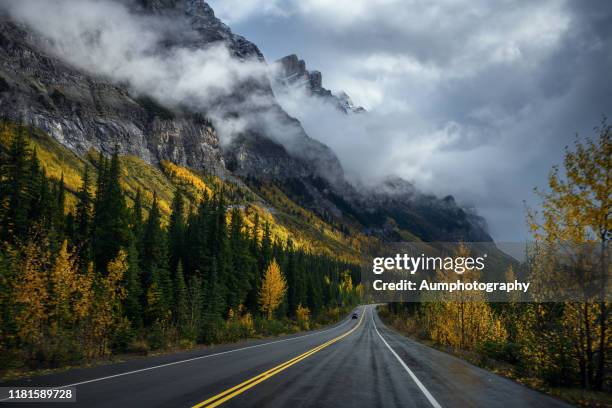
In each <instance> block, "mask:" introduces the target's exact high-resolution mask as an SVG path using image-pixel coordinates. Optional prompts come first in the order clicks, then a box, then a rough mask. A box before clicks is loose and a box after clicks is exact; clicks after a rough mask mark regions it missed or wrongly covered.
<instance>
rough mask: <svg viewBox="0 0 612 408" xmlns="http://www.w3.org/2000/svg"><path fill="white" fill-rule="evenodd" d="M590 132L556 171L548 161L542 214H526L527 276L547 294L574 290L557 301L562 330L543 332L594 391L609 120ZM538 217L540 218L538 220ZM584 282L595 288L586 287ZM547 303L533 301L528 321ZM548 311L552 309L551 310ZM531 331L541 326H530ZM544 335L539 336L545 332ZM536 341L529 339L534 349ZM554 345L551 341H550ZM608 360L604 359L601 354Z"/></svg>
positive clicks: (603, 314) (610, 196)
mask: <svg viewBox="0 0 612 408" xmlns="http://www.w3.org/2000/svg"><path fill="white" fill-rule="evenodd" d="M596 130H597V132H598V138H597V139H596V140H591V139H587V140H586V141H585V142H581V141H579V140H578V139H576V142H575V146H574V150H570V149H569V148H566V151H565V158H564V163H563V167H564V172H563V173H562V172H561V171H560V169H559V167H557V166H555V167H553V169H552V171H551V173H550V175H549V177H548V187H549V191H547V192H541V191H538V190H536V192H537V193H538V194H539V195H540V197H541V198H542V214H541V217H539V214H537V213H534V212H533V211H530V212H529V213H528V220H529V222H530V225H531V229H532V232H533V233H534V237H535V239H536V244H537V245H536V247H535V249H534V251H533V256H532V257H533V261H532V263H533V265H534V267H533V270H532V276H531V279H532V281H534V282H536V283H539V284H540V286H541V287H542V288H544V289H546V288H547V289H548V290H549V291H550V294H554V295H559V294H563V293H566V294H568V293H572V292H573V293H578V294H581V296H582V298H581V299H571V300H572V301H568V302H566V303H565V304H563V305H562V311H563V318H562V325H563V333H564V334H563V336H564V337H565V338H561V337H563V336H561V337H560V335H559V333H558V332H555V333H553V332H549V333H545V335H546V336H549V337H551V338H553V339H555V340H554V341H556V342H557V343H558V344H564V343H567V341H569V342H570V343H571V344H572V345H573V347H572V349H573V350H574V356H573V357H574V361H575V367H577V371H578V372H579V375H580V380H581V384H582V385H583V386H584V387H593V388H596V389H602V387H603V384H604V382H605V378H604V377H605V376H606V372H609V368H607V367H606V360H607V359H609V357H608V356H607V353H608V352H609V350H610V348H611V347H612V346H611V339H610V337H611V336H610V335H609V329H608V328H609V326H610V323H611V322H610V320H611V319H610V314H609V308H610V305H609V293H611V291H612V287H611V285H612V281H611V279H610V275H611V272H610V263H609V259H610V252H609V250H610V249H609V243H610V240H611V239H612V217H611V214H612V125H609V124H607V122H606V119H605V118H604V120H603V121H602V124H601V126H600V127H598V128H596ZM540 220H541V221H540ZM589 288H598V291H593V290H591V289H589ZM547 308H548V306H547V305H544V304H539V305H537V310H536V313H534V314H533V316H534V320H533V322H534V327H536V326H535V325H537V323H538V319H539V320H546V318H545V317H544V319H542V318H540V317H541V316H542V314H543V313H545V312H546V310H547ZM551 316H554V313H551ZM536 330H541V329H539V328H537V327H536ZM546 336H545V337H546ZM541 345H542V342H541V341H540V342H538V343H534V355H540V354H543V353H542V352H541V351H540V350H537V346H541ZM555 347H557V348H558V346H555ZM608 361H609V360H608Z"/></svg>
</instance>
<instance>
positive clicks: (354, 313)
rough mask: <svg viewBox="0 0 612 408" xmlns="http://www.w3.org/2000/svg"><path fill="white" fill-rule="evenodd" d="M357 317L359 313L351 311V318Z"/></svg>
mask: <svg viewBox="0 0 612 408" xmlns="http://www.w3.org/2000/svg"><path fill="white" fill-rule="evenodd" d="M358 317H359V315H358V314H357V312H353V316H351V319H357V318H358Z"/></svg>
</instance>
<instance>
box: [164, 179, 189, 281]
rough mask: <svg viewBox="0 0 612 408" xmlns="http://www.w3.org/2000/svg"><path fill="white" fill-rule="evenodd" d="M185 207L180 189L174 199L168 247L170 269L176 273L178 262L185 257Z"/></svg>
mask: <svg viewBox="0 0 612 408" xmlns="http://www.w3.org/2000/svg"><path fill="white" fill-rule="evenodd" d="M185 229H186V226H185V207H184V200H183V194H182V192H181V190H180V189H178V190H177V191H176V193H175V194H174V200H173V201H172V214H171V215H170V224H169V225H168V247H169V259H170V271H171V273H172V274H173V275H174V274H176V272H177V267H178V264H179V263H180V262H181V259H182V258H183V249H184V246H185V243H184V240H185Z"/></svg>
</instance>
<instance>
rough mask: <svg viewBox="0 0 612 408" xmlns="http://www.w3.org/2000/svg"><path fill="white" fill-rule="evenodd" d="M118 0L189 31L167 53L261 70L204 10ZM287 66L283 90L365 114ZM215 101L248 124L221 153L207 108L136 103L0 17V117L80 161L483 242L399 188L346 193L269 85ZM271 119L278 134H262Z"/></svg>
mask: <svg viewBox="0 0 612 408" xmlns="http://www.w3.org/2000/svg"><path fill="white" fill-rule="evenodd" d="M123 1H124V2H127V3H128V4H129V7H130V8H131V9H132V10H133V11H134V12H136V13H144V14H152V15H164V16H166V17H170V18H176V21H177V24H187V25H188V27H187V28H186V30H185V32H186V33H188V34H185V35H184V37H181V36H179V37H178V38H177V37H176V36H173V37H172V38H168V41H167V42H166V43H165V46H166V47H168V48H171V47H175V46H181V47H192V48H194V49H198V48H200V47H205V46H209V45H210V44H214V43H217V42H222V43H224V44H227V46H228V48H229V49H230V51H231V52H232V53H233V54H234V56H235V57H237V58H239V59H242V60H248V59H256V60H259V61H262V62H263V56H262V54H261V52H260V51H259V49H258V48H257V46H255V45H254V44H252V43H250V42H249V41H247V40H246V39H244V38H243V37H241V36H238V35H235V34H234V33H232V32H231V30H230V29H229V27H227V26H226V25H225V24H223V23H222V22H221V21H219V20H218V19H217V18H216V17H215V15H214V12H213V10H212V9H211V8H210V6H209V5H208V4H207V3H206V2H204V1H203V0H123ZM180 31H181V30H179V32H180ZM283 60H284V62H283V63H282V65H283V67H284V68H283V69H285V71H284V72H285V74H286V75H285V76H284V81H286V83H287V84H291V83H293V84H298V83H300V81H303V82H304V81H305V83H306V84H307V85H308V87H309V89H310V90H311V91H312V92H313V94H316V95H319V96H321V97H324V98H333V100H334V101H335V103H337V105H338V106H339V109H341V110H343V111H345V112H359V111H360V109H359V108H355V107H354V106H353V105H352V103H351V102H350V98H348V96H346V95H337V96H335V95H333V94H332V93H331V92H330V91H328V90H326V89H325V88H323V87H322V79H321V74H320V73H317V72H316V71H307V70H306V67H305V64H304V63H303V61H299V60H298V59H297V57H295V56H290V57H287V58H285V59H283ZM252 94H256V95H257V96H258V97H259V99H263V100H264V101H265V103H263V104H260V105H259V106H257V107H255V108H253V107H245V105H244V103H242V102H243V101H244V100H245V99H247V98H248V97H249V96H250V95H252ZM215 103H218V104H222V105H224V108H225V115H226V117H227V118H231V119H236V118H240V117H241V116H243V117H248V119H249V120H248V121H247V123H248V126H246V127H245V128H244V129H243V130H242V131H240V132H239V133H238V134H237V135H236V136H235V137H233V138H232V139H231V140H229V141H225V142H224V143H221V141H220V137H219V134H218V132H217V130H216V129H215V128H216V127H217V128H218V126H216V125H222V123H212V122H211V120H209V118H207V114H206V109H196V108H194V107H190V106H189V105H188V104H187V105H181V106H167V105H164V104H163V103H162V102H160V101H158V100H155V99H153V98H151V97H149V96H147V95H142V94H138V95H135V94H134V93H133V91H132V90H131V88H130V87H129V84H121V83H116V82H114V81H112V80H111V79H109V78H104V77H101V76H97V75H93V74H91V73H86V72H83V71H81V70H79V69H77V68H75V67H74V66H71V65H70V64H68V63H66V62H64V61H62V60H61V59H59V58H58V57H56V56H54V55H53V54H51V53H49V52H48V51H47V48H46V42H45V39H44V38H41V37H40V36H38V35H36V34H35V33H34V32H33V31H32V30H30V29H28V28H27V27H25V26H23V25H20V24H17V23H15V22H14V21H11V19H10V18H9V17H8V16H6V15H0V114H1V115H3V116H8V117H10V118H12V119H13V120H19V119H20V118H21V120H23V121H24V122H26V123H32V124H33V125H34V126H36V127H38V128H40V129H42V130H44V131H46V132H47V133H49V134H50V135H52V136H53V137H54V138H55V139H57V140H58V141H60V142H61V143H62V144H64V145H65V146H67V147H69V148H70V149H72V150H74V151H76V152H78V153H80V154H83V153H85V152H87V151H88V150H89V149H92V148H93V149H96V150H100V151H103V152H106V153H110V152H111V151H112V150H113V149H114V148H115V146H117V147H118V148H119V150H120V152H121V153H123V154H132V155H136V156H139V157H141V158H142V159H144V160H146V161H147V162H150V163H157V162H159V161H160V160H170V161H173V162H175V163H178V164H181V165H185V166H189V167H191V168H194V169H196V170H203V171H206V172H208V173H214V174H217V175H219V176H221V177H229V178H238V179H242V180H245V181H249V180H256V182H257V183H261V182H266V183H274V184H276V185H277V186H279V187H280V188H281V189H283V191H285V192H286V194H287V195H289V196H290V197H292V198H293V199H294V200H296V201H298V202H300V203H301V204H302V205H304V206H306V207H308V208H311V209H313V210H314V211H316V212H318V213H319V214H322V215H324V216H325V217H328V218H331V219H332V220H334V222H336V223H339V224H342V223H351V224H354V225H355V224H356V225H358V226H361V227H362V228H364V229H365V230H367V231H371V232H372V233H375V234H378V235H381V236H384V237H386V238H388V239H401V238H402V237H401V235H397V234H396V233H395V232H397V230H402V229H403V230H408V231H413V233H414V234H415V235H417V236H419V237H421V238H423V239H431V240H433V239H437V240H453V239H459V238H462V239H466V240H473V241H482V240H490V237H489V236H488V234H487V233H486V230H485V228H484V227H483V222H484V221H483V220H482V219H480V218H478V217H476V216H474V215H473V214H470V213H467V212H466V211H464V210H462V209H461V208H459V207H458V206H457V205H456V204H455V203H454V201H452V202H451V201H449V200H439V199H436V198H435V197H426V196H423V195H420V194H418V192H416V191H414V189H412V187H411V186H410V185H409V184H408V183H406V182H405V181H397V180H395V181H390V182H389V183H388V184H385V185H384V186H381V188H380V189H377V190H366V189H357V188H355V186H352V185H350V184H349V183H347V182H346V181H345V179H344V175H343V171H342V167H341V165H340V163H339V161H338V159H337V157H336V156H335V155H334V154H333V152H332V151H331V150H330V149H329V148H328V147H327V146H325V145H323V144H321V143H319V142H317V141H315V140H313V139H311V138H310V137H308V135H306V133H305V132H304V130H303V129H302V127H301V125H300V123H299V121H297V120H296V119H294V118H291V117H290V116H289V115H287V113H286V112H284V111H283V110H282V109H281V107H280V106H279V105H278V104H277V103H276V100H275V98H274V94H273V92H272V87H271V85H270V83H269V82H267V81H259V82H256V83H251V84H246V85H243V86H241V87H240V88H239V89H238V90H237V91H236V93H235V95H232V96H231V97H228V98H225V99H224V100H220V101H217V102H215ZM217 120H220V121H223V120H224V119H223V118H220V119H219V118H218V119H217ZM271 121H272V122H273V124H274V128H275V129H276V130H275V131H274V132H272V131H271V127H270V126H269V125H266V123H268V124H269V122H271ZM281 138H283V139H282V140H281ZM389 225H391V226H392V227H391V228H390V227H389ZM389 231H391V232H389ZM394 231H395V232H394Z"/></svg>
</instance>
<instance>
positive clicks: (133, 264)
mask: <svg viewBox="0 0 612 408" xmlns="http://www.w3.org/2000/svg"><path fill="white" fill-rule="evenodd" d="M124 286H125V290H126V297H125V299H124V301H123V304H124V310H125V315H126V317H127V318H128V319H129V321H130V322H131V323H132V326H133V327H141V326H142V324H143V320H142V302H143V300H142V284H141V278H140V266H139V265H138V249H137V248H136V240H135V239H133V240H132V241H131V242H130V246H129V248H128V251H127V270H126V272H125V275H124Z"/></svg>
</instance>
